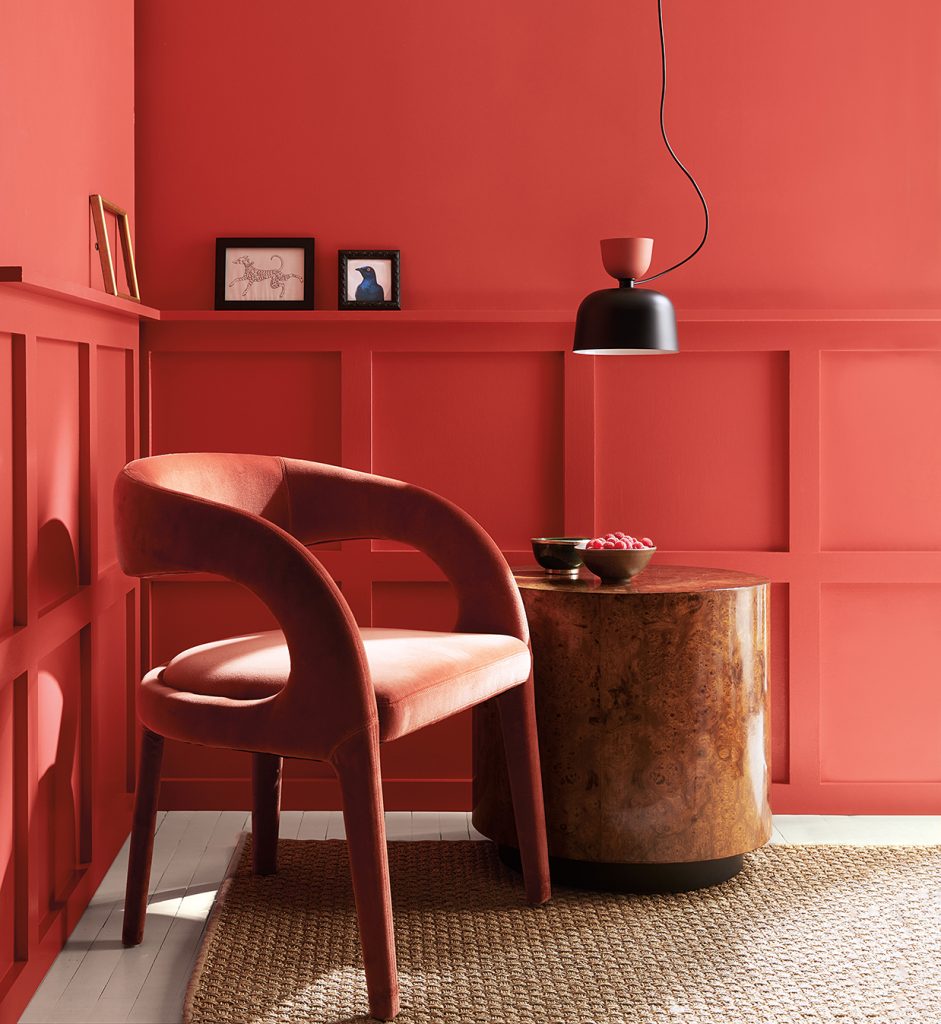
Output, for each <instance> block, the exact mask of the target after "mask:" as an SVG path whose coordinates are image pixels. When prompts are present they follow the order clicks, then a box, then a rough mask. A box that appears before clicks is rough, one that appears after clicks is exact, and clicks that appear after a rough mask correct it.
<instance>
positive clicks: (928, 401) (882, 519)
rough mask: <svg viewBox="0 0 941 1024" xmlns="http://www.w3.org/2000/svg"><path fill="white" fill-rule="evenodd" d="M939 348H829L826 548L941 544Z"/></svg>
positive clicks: (823, 494)
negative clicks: (924, 349)
mask: <svg viewBox="0 0 941 1024" xmlns="http://www.w3.org/2000/svg"><path fill="white" fill-rule="evenodd" d="M939 396H941V352H913V351H898V352H854V351H847V352H823V353H821V358H820V534H821V545H822V547H823V548H824V549H828V550H839V551H875V550H884V551H899V550H902V551H922V550H939V549H941V515H939V514H938V509H939V507H941V400H939Z"/></svg>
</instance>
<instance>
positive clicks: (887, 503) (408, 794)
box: [142, 311, 941, 813]
mask: <svg viewBox="0 0 941 1024" xmlns="http://www.w3.org/2000/svg"><path fill="white" fill-rule="evenodd" d="M142 337H143V345H144V353H145V356H144V368H145V381H144V388H143V393H144V395H145V401H146V402H147V409H148V412H147V415H146V416H145V418H144V421H143V424H144V427H145V429H149V431H150V435H149V437H150V440H149V450H150V451H152V452H154V453H159V452H165V451H172V450H184V449H192V448H197V449H204V450H211V449H225V450H239V449H241V450H245V451H262V452H280V453H282V454H286V455H300V456H302V457H308V458H319V459H321V460H324V461H328V462H339V463H340V464H343V465H346V466H350V467H352V468H356V469H364V470H372V471H375V472H380V473H384V474H387V475H391V476H398V477H401V478H403V479H407V480H410V481H413V482H415V483H419V484H423V485H425V486H429V487H431V488H433V489H435V490H438V491H440V492H441V493H443V494H445V495H447V496H448V497H450V498H452V499H453V500H455V501H457V502H458V503H459V504H461V505H463V506H464V507H466V508H467V509H468V510H469V511H470V512H471V513H472V514H473V515H475V516H476V517H477V518H478V519H479V520H480V521H481V522H482V523H483V524H484V525H485V526H486V527H487V529H488V530H490V531H491V533H492V534H493V535H494V536H495V538H496V539H497V541H498V543H499V544H500V545H501V547H502V548H503V550H504V553H505V554H506V556H507V558H508V560H509V561H510V563H511V564H513V565H520V566H523V565H528V564H531V562H532V555H531V552H530V551H529V549H528V538H529V537H530V536H531V535H534V534H537V533H550V532H561V531H565V532H567V533H580V534H589V533H592V532H595V531H598V530H602V529H604V530H607V529H612V528H613V529H617V528H623V529H628V530H631V531H644V532H647V533H649V534H650V535H651V536H652V537H653V538H654V539H655V540H657V542H658V543H659V545H660V549H659V551H658V553H657V556H656V557H657V559H658V560H660V561H662V562H667V563H673V564H692V565H712V566H718V567H727V568H731V569H739V570H742V571H744V572H752V573H756V574H759V575H762V576H765V577H767V578H768V579H770V580H771V582H772V611H771V684H770V685H771V704H772V777H773V787H772V789H773V792H772V802H773V806H774V809H775V811H776V812H778V813H893V812H896V813H897V812H903V811H904V812H906V813H918V812H925V813H938V811H939V810H941V774H939V767H938V765H937V764H936V754H935V753H933V751H934V750H935V747H936V746H937V744H936V743H935V742H934V740H935V739H936V737H937V735H938V734H939V732H941V728H939V722H941V687H939V686H938V685H937V678H938V677H937V669H936V665H937V664H938V662H939V660H941V658H939V655H941V651H938V650H936V647H937V640H936V634H937V630H936V623H937V617H936V616H937V614H938V612H941V608H939V607H938V606H937V602H936V601H935V598H934V596H933V595H935V592H936V590H937V589H938V588H939V587H941V548H939V544H938V541H939V540H941V533H939V532H938V529H939V528H938V524H937V523H936V522H934V520H933V519H932V518H931V516H930V515H929V513H928V510H929V509H931V508H936V507H937V504H938V501H939V500H941V464H939V461H938V455H937V443H936V442H937V437H938V436H939V431H941V422H939V420H938V412H937V409H938V404H937V401H936V398H935V396H936V395H937V394H938V393H939V387H938V385H939V384H941V380H939V376H938V375H939V372H941V370H939V368H941V321H939V320H935V319H931V318H930V317H926V316H925V315H922V314H918V315H912V316H905V315H889V314H885V315H883V314H880V315H878V316H873V317H871V318H867V317H866V316H864V315H860V316H857V317H853V318H844V317H843V316H842V315H841V314H839V313H837V312H830V313H821V314H819V315H796V314H787V313H772V314H767V315H765V314H759V313H755V314H751V313H741V314H737V313H735V314H721V313H702V314H697V313H689V314H687V315H681V317H680V345H681V352H680V354H679V355H677V356H670V357H665V358H653V357H637V358H629V357H624V358H619V359H618V358H613V359H612V358H602V357H598V358H586V357H578V356H574V355H573V354H572V353H571V351H570V346H571V317H570V315H569V314H567V313H566V314H552V313H513V312H509V311H507V312H491V313H486V312H484V313H474V312H466V313H462V312H460V311H457V312H454V311H451V312H440V313H435V312H433V311H412V312H410V311H404V312H402V313H401V314H395V313H380V314H375V315H369V314H364V313H352V314H350V315H349V316H348V317H347V316H346V315H345V314H343V313H338V312H332V311H315V312H311V313H297V314H290V313H289V314H283V315H281V316H279V315H277V314H263V313H246V314H232V313H213V312H211V311H197V312H193V313H187V312H164V313H163V314H162V318H161V321H160V322H159V323H152V324H146V325H144V328H143V332H142ZM883 384H885V388H883V386H882V385H883ZM884 390H887V391H888V392H889V397H886V396H885V395H884V394H883V391H884ZM903 499H904V500H903ZM316 553H317V555H318V557H320V558H321V559H322V561H323V564H324V565H325V567H326V568H327V570H328V571H329V572H330V573H331V574H332V575H333V576H334V578H336V579H338V580H340V581H341V582H342V588H343V593H344V595H345V597H346V598H347V600H348V602H349V604H350V607H351V608H352V610H353V612H354V614H355V615H356V616H357V619H358V621H360V622H361V623H362V624H364V625H368V624H377V625H389V626H415V627H424V628H433V629H434V628H446V627H448V626H449V625H450V623H451V621H452V619H453V614H454V602H453V597H451V595H450V591H449V588H448V586H447V584H446V582H445V581H443V579H442V577H441V574H440V573H439V572H438V570H437V569H436V568H435V566H434V565H433V564H432V563H431V562H430V561H429V560H428V559H427V558H425V557H424V556H423V555H420V554H418V553H416V552H414V551H411V550H408V549H406V548H404V547H402V546H401V545H395V544H392V543H389V542H382V541H379V542H373V543H370V542H365V541H355V542H344V543H341V544H337V545H334V546H332V548H325V547H320V548H318V549H317V551H316ZM872 588H875V591H877V592H878V594H879V595H883V596H885V600H884V601H883V600H882V597H880V598H879V599H875V598H871V597H870V596H869V595H870V594H871V593H873V592H874V591H873V590H872ZM147 590H148V591H149V594H150V596H149V600H150V607H151V610H152V614H151V618H150V619H149V620H148V621H147V622H145V628H147V627H148V624H149V628H150V629H151V630H152V634H153V635H152V645H151V646H152V650H151V647H150V646H146V645H145V658H146V659H150V660H151V662H152V663H157V662H159V661H161V660H162V659H165V658H166V657H169V656H172V654H173V653H175V652H176V651H178V650H180V649H181V648H182V647H184V646H186V645H187V644H190V643H195V642H199V641H202V640H208V639H210V638H212V637H222V636H225V635H231V634H233V633H236V632H239V631H245V630H251V629H257V628H265V626H267V625H268V624H269V623H270V616H268V614H267V612H266V611H265V610H264V609H263V608H261V607H260V606H258V605H257V602H255V601H254V599H253V598H251V596H250V595H247V594H246V593H242V592H239V591H238V589H237V588H235V587H233V586H231V585H230V584H225V583H220V582H219V581H214V580H212V579H210V578H208V577H192V576H190V577H186V578H185V581H184V579H183V578H182V577H181V578H178V579H170V580H165V581H162V582H159V583H154V584H152V585H150V586H149V587H148V588H147ZM888 595H891V599H889V597H888ZM880 602H881V603H880ZM879 608H883V609H884V615H883V617H882V618H880V616H879V614H878V609H879ZM932 616H935V618H932ZM932 624H934V627H935V632H934V633H932V632H931V628H930V627H931V626H932ZM469 736H470V733H469V723H468V722H467V721H466V720H465V719H457V720H456V721H455V722H453V723H446V724H444V725H441V726H437V727H435V728H433V729H429V730H426V731H424V732H422V733H419V734H417V735H416V736H413V737H410V738H408V739H406V740H404V741H402V742H401V743H397V744H392V745H390V746H389V748H388V750H387V751H385V752H384V767H385V771H386V778H387V785H386V797H387V805H388V806H389V807H390V808H391V809H397V808H409V809H435V810H439V809H447V808H453V809H459V808H463V807H466V806H468V804H469V799H470V767H471V766H470V755H469ZM240 757H241V755H234V754H225V753H223V752H219V751H211V750H197V749H196V748H184V747H175V746H173V747H172V749H171V751H170V753H169V755H168V759H169V765H170V767H171V768H172V771H168V776H169V777H168V779H167V783H166V784H165V786H164V789H163V797H162V800H163V804H164V806H166V807H168V808H199V807H207V808H208V807H220V806H222V807H231V808H239V807H244V806H245V800H246V794H247V792H248V790H247V785H248V762H247V760H246V759H245V758H244V757H241V759H240ZM285 804H286V806H288V807H295V808H306V809H318V808H334V807H338V806H339V802H338V793H337V790H336V787H335V785H334V783H333V780H331V779H330V778H329V777H328V776H326V775H323V776H316V775H314V774H313V771H312V768H311V766H300V767H298V766H292V767H291V768H290V769H289V777H288V783H287V784H286V787H285Z"/></svg>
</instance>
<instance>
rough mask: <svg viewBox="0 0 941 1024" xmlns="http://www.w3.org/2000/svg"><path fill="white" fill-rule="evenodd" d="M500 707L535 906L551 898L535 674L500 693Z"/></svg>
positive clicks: (519, 831)
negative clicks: (519, 684)
mask: <svg viewBox="0 0 941 1024" xmlns="http://www.w3.org/2000/svg"><path fill="white" fill-rule="evenodd" d="M497 707H498V708H499V709H500V726H501V729H502V731H503V746H504V748H505V750H506V766H507V772H508V774H509V777H510V792H511V794H512V796H513V816H514V818H515V819H516V835H517V838H518V840H519V844H520V860H521V861H522V864H523V881H524V883H525V885H526V898H527V899H528V900H529V902H530V903H532V904H533V906H539V904H540V903H545V902H546V901H547V900H548V899H550V898H551V896H552V889H551V886H550V883H549V853H548V848H547V846H546V817H545V810H544V808H543V802H542V774H541V772H540V768H539V743H538V740H537V736H536V706H535V704H534V702H533V679H532V676H530V677H529V679H528V680H527V681H526V682H525V683H524V684H523V685H522V686H515V687H513V689H512V690H507V691H506V692H505V693H502V694H500V696H499V697H497Z"/></svg>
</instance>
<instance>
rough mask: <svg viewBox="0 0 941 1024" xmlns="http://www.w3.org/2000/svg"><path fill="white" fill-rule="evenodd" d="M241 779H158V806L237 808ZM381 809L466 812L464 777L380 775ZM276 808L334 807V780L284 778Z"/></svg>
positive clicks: (245, 798) (243, 797) (247, 799)
mask: <svg viewBox="0 0 941 1024" xmlns="http://www.w3.org/2000/svg"><path fill="white" fill-rule="evenodd" d="M251 792H252V791H251V781H250V780H249V779H247V778H245V779H173V778H170V779H164V780H163V781H162V782H161V785H160V807H161V809H163V810H165V811H203V810H206V811H239V810H243V809H248V808H249V807H250V806H251ZM382 792H383V798H384V800H385V806H386V810H387V811H467V810H470V807H471V780H470V779H385V780H383V783H382ZM281 807H282V809H283V810H286V811H336V810H339V809H340V807H341V803H340V787H339V785H338V784H337V781H336V779H285V780H284V786H283V790H282V793H281Z"/></svg>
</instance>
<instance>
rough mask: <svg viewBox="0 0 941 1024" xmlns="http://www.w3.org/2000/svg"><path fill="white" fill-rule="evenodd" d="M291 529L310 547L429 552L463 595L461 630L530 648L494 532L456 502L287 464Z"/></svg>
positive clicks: (366, 477)
mask: <svg viewBox="0 0 941 1024" xmlns="http://www.w3.org/2000/svg"><path fill="white" fill-rule="evenodd" d="M282 461H283V464H284V474H285V480H286V481H287V486H288V497H289V505H290V516H291V522H290V529H291V532H292V533H293V534H294V536H295V537H297V538H298V539H299V540H301V541H303V542H304V543H307V544H311V543H317V542H321V541H325V540H352V539H356V538H367V537H368V538H374V539H382V540H395V541H399V542H401V543H405V544H409V545H410V546H411V547H414V548H417V549H418V550H419V551H422V552H424V553H425V554H426V555H428V556H429V557H430V558H431V559H432V561H434V562H435V563H436V564H437V565H438V567H439V568H440V569H441V570H442V572H443V573H444V574H445V576H447V578H448V579H449V580H450V582H451V583H452V585H453V586H454V589H455V591H456V594H457V599H458V619H457V624H456V627H455V628H456V629H457V631H458V632H463V633H502V634H504V635H507V636H515V637H517V638H518V639H520V640H522V641H524V642H526V643H528V642H529V629H528V626H527V622H526V614H525V612H524V610H523V604H522V601H521V599H520V595H519V590H518V588H517V586H516V583H515V582H514V580H513V574H512V572H511V571H510V567H509V566H508V565H507V563H506V559H505V558H504V557H503V554H502V553H501V551H500V549H499V548H498V547H497V545H496V544H495V543H494V541H493V540H492V538H491V537H490V535H489V534H488V533H487V532H486V531H485V530H484V529H483V528H482V527H481V526H480V524H479V523H477V522H476V521H475V520H474V519H472V518H471V517H470V516H469V515H468V514H467V513H466V512H464V511H463V510H462V509H460V508H458V507H457V505H455V504H453V503H452V502H450V501H448V500H447V499H445V498H442V497H441V496H440V495H438V494H435V493H434V492H433V491H429V490H426V489H424V488H422V487H416V486H414V485H412V484H407V483H403V482H402V481H401V480H392V479H390V478H388V477H382V476H375V475H373V474H371V473H359V472H356V471H355V470H350V469H342V468H340V467H338V466H328V465H324V464H321V463H316V462H304V461H301V460H299V459H283V460H282Z"/></svg>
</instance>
